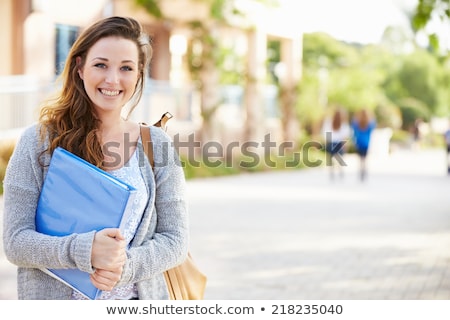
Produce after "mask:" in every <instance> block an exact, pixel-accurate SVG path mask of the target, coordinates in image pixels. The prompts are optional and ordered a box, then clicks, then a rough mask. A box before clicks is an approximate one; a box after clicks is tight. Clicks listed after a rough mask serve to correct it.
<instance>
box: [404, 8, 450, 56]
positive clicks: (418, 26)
mask: <svg viewBox="0 0 450 320" xmlns="http://www.w3.org/2000/svg"><path fill="white" fill-rule="evenodd" d="M433 19H436V20H438V21H440V22H441V23H442V25H443V26H446V28H447V30H448V31H450V0H419V2H418V4H417V7H416V9H415V10H414V12H413V16H412V21H411V24H412V27H413V29H414V30H415V31H416V32H418V31H426V30H427V27H429V26H430V25H431V24H432V20H433ZM428 38H429V42H430V45H431V47H432V48H433V49H434V50H436V51H438V50H439V35H438V34H437V33H436V32H435V31H432V32H430V33H428Z"/></svg>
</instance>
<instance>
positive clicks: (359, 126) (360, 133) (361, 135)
mask: <svg viewBox="0 0 450 320" xmlns="http://www.w3.org/2000/svg"><path fill="white" fill-rule="evenodd" d="M375 127H376V122H375V120H374V119H373V118H372V117H371V116H370V114H369V111H368V110H366V109H362V110H360V111H358V112H357V113H356V115H355V118H354V119H353V121H352V131H353V143H354V145H355V148H356V152H357V154H358V156H359V159H360V171H359V176H360V179H361V181H364V180H365V179H366V177H367V165H366V157H367V152H368V151H369V146H370V141H371V138H372V132H373V130H374V129H375Z"/></svg>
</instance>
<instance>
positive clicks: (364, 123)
mask: <svg viewBox="0 0 450 320" xmlns="http://www.w3.org/2000/svg"><path fill="white" fill-rule="evenodd" d="M356 122H357V124H358V127H359V128H360V129H361V130H365V129H367V127H368V126H369V123H370V113H369V111H368V110H367V109H361V110H359V112H358V113H357V114H356Z"/></svg>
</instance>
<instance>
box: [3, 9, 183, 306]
mask: <svg viewBox="0 0 450 320" xmlns="http://www.w3.org/2000/svg"><path fill="white" fill-rule="evenodd" d="M150 56H151V48H150V44H149V39H148V37H147V35H145V34H144V33H143V32H142V27H141V25H140V24H139V23H138V22H137V21H136V20H134V19H132V18H126V17H110V18H106V19H103V20H100V21H98V22H96V23H94V24H93V25H92V26H90V27H88V28H87V29H86V30H85V31H84V32H83V33H82V34H81V35H80V37H79V38H78V39H77V40H76V41H75V43H74V44H73V46H72V48H71V50H70V52H69V55H68V58H67V61H66V63H65V67H64V70H63V72H62V74H61V81H62V89H61V92H60V93H59V95H58V96H57V98H56V99H55V100H50V101H48V102H47V104H46V105H45V106H44V108H42V110H41V115H40V119H39V123H38V124H34V125H32V126H30V127H29V128H27V129H26V130H25V131H24V132H23V134H22V136H21V138H20V140H19V142H18V143H17V144H16V147H15V149H14V153H13V155H12V157H11V159H10V160H9V163H8V167H7V170H6V175H5V179H4V235H3V239H4V252H5V254H6V257H7V258H8V259H9V261H11V262H12V263H13V264H15V265H17V267H18V282H17V283H18V285H17V287H18V297H19V299H40V300H42V299H84V298H85V297H84V296H82V295H81V294H80V293H79V292H78V291H76V290H73V289H72V288H71V287H69V286H68V285H66V284H65V283H63V282H60V281H58V280H57V279H54V278H52V277H51V276H49V275H47V274H46V273H45V272H44V271H42V269H79V270H81V271H83V272H87V273H89V274H90V281H91V282H92V284H93V285H94V286H95V287H96V288H98V289H99V290H101V291H102V293H101V295H100V297H99V298H100V299H104V300H127V299H159V300H161V299H168V298H169V291H168V289H167V286H166V282H165V279H164V272H165V271H166V270H168V269H171V268H173V267H174V266H176V265H179V264H180V263H181V262H183V261H184V260H185V258H186V256H187V243H188V227H187V225H188V221H187V220H188V218H187V208H186V203H185V177H184V172H183V168H182V167H181V166H180V165H179V162H178V155H177V154H176V151H175V149H174V147H173V142H172V141H171V139H170V138H169V136H168V135H167V134H166V133H165V132H164V131H163V130H160V129H159V128H144V130H151V137H152V143H153V145H152V146H153V148H154V153H153V154H154V158H155V160H154V162H155V163H156V164H163V165H159V166H156V165H155V166H154V168H152V167H151V166H150V163H149V161H148V159H147V158H146V156H145V153H144V146H143V143H142V139H141V136H140V132H141V126H140V124H139V123H136V122H133V121H131V120H129V119H128V118H126V117H125V118H124V117H122V109H123V107H124V106H125V105H127V107H128V106H130V105H131V107H130V109H131V110H133V107H134V106H136V105H137V103H138V102H139V100H140V97H141V95H142V90H143V87H144V79H145V73H146V70H147V66H148V64H149V60H150ZM58 147H61V148H63V149H66V150H67V151H70V152H72V153H73V154H75V155H77V156H79V157H81V158H83V159H84V160H86V161H88V162H90V163H92V164H93V165H95V166H97V167H99V168H101V169H103V170H106V171H108V172H109V174H111V175H113V176H115V177H116V178H118V179H120V180H121V181H122V182H124V183H126V184H128V185H131V186H132V187H134V188H135V189H136V193H137V196H136V200H135V201H133V202H132V205H131V207H130V208H129V209H130V215H129V216H128V215H127V220H126V221H123V222H124V225H125V228H124V229H123V230H122V229H120V230H119V229H118V228H105V229H101V230H92V231H89V232H80V233H72V234H68V235H64V236H57V237H55V236H49V235H47V234H43V233H40V232H38V231H36V222H35V221H36V209H37V207H38V202H39V199H40V196H41V191H42V189H43V185H44V181H46V177H47V172H48V167H49V164H50V162H51V160H52V157H53V154H54V151H55V150H56V148H58ZM54 159H55V158H54ZM71 174H73V175H74V176H76V175H77V172H76V171H74V172H71ZM156 186H158V192H156V191H157V189H156ZM90 187H91V189H90V190H95V187H96V186H90ZM92 188H94V189H92ZM98 188H103V186H102V185H101V184H100V183H99V185H98ZM78 189H83V188H77V190H78ZM87 189H88V188H86V190H87ZM86 190H80V194H82V196H85V197H88V199H90V200H89V201H95V197H94V196H93V195H92V194H86V193H87V192H86ZM69 205H70V204H69ZM66 207H67V206H64V207H62V208H61V209H60V210H61V212H58V214H57V216H60V217H63V214H64V212H65V211H66V210H67V208H66ZM156 208H158V210H156ZM103 214H108V212H106V213H103ZM61 219H63V218H61Z"/></svg>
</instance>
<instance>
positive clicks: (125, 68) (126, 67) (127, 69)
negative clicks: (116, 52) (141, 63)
mask: <svg viewBox="0 0 450 320" xmlns="http://www.w3.org/2000/svg"><path fill="white" fill-rule="evenodd" d="M122 70H123V71H132V70H133V68H132V67H129V66H123V67H122Z"/></svg>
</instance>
